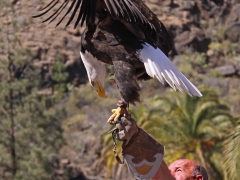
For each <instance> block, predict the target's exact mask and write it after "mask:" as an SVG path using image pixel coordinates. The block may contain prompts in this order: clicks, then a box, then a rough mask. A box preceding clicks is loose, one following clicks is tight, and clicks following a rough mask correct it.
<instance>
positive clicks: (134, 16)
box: [33, 0, 156, 31]
mask: <svg viewBox="0 0 240 180" xmlns="http://www.w3.org/2000/svg"><path fill="white" fill-rule="evenodd" d="M96 1H97V0H64V1H63V2H62V3H61V2H60V0H52V1H51V2H50V3H49V4H48V5H47V6H46V7H44V8H43V9H41V10H40V11H42V12H41V13H40V14H39V15H36V16H33V17H35V18H36V17H40V16H43V15H45V14H48V13H49V11H51V10H53V9H54V8H55V7H56V6H58V8H57V10H56V11H55V12H53V13H52V14H51V15H50V16H49V17H48V18H47V19H45V20H44V21H43V22H47V21H49V23H51V22H52V21H54V20H55V19H56V18H57V17H58V16H59V15H60V14H61V13H62V11H63V10H64V9H65V8H66V7H67V5H68V4H70V7H69V9H68V10H67V12H66V13H65V14H64V15H63V16H62V18H61V19H60V21H59V22H58V23H57V24H56V26H58V25H59V24H60V23H61V22H62V21H63V19H64V18H65V17H66V16H67V15H68V14H69V13H72V14H71V16H70V19H69V20H68V22H67V24H66V26H68V25H69V24H70V23H71V22H72V21H73V19H74V17H75V16H77V19H76V21H75V25H74V28H76V27H77V25H78V24H79V23H80V25H81V26H82V25H83V24H84V23H86V24H88V23H89V22H92V23H93V22H94V21H95V15H96V3H97V2H96ZM100 1H104V3H105V6H106V9H107V11H108V12H109V14H110V15H111V16H112V17H113V18H115V19H120V20H123V21H125V22H129V23H140V24H143V25H145V26H146V27H148V28H149V29H151V30H154V31H156V29H155V27H154V26H153V24H152V23H150V22H149V21H148V19H147V18H146V17H145V16H144V15H143V14H142V13H141V12H140V11H139V9H138V8H137V7H136V6H135V5H134V4H133V3H132V1H131V0H100ZM59 4H61V5H60V6H59Z"/></svg>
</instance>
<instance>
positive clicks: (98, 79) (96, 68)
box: [80, 50, 106, 98]
mask: <svg viewBox="0 0 240 180" xmlns="http://www.w3.org/2000/svg"><path fill="white" fill-rule="evenodd" d="M80 56H81V58H82V61H83V64H84V66H85V68H86V70H87V75H88V79H89V82H90V83H91V85H92V86H93V87H94V89H95V91H96V93H97V94H98V96H100V97H102V98H104V97H106V94H105V90H104V80H105V75H106V67H105V64H104V63H103V62H101V61H100V60H98V59H97V58H95V57H94V56H93V55H92V54H91V53H90V52H88V51H87V50H86V51H85V52H84V53H83V52H80Z"/></svg>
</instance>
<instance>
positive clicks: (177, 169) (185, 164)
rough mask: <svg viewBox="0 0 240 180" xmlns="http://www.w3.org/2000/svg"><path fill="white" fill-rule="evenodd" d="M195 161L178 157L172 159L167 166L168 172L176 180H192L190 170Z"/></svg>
mask: <svg viewBox="0 0 240 180" xmlns="http://www.w3.org/2000/svg"><path fill="white" fill-rule="evenodd" d="M195 165H197V163H195V162H193V161H190V160H187V159H179V160H177V161H174V162H173V163H172V164H170V166H169V170H170V173H171V174H172V176H173V177H174V178H175V179H176V180H194V179H195V178H194V177H192V170H193V168H194V166H195Z"/></svg>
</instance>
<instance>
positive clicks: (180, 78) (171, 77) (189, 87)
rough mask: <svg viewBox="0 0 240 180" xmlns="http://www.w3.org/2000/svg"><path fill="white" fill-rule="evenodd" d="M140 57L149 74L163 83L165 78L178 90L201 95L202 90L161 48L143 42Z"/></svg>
mask: <svg viewBox="0 0 240 180" xmlns="http://www.w3.org/2000/svg"><path fill="white" fill-rule="evenodd" d="M139 57H140V58H141V59H142V60H143V62H144V66H145V69H146V71H147V74H148V75H149V76H151V77H152V78H153V77H156V78H157V79H158V80H159V81H160V82H161V83H164V80H165V81H166V82H167V83H168V84H169V85H170V86H171V87H172V88H173V89H174V90H175V91H176V89H178V90H180V91H181V92H183V90H184V91H186V92H187V94H189V95H190V96H198V97H201V96H202V94H201V92H200V91H199V90H198V89H197V88H196V86H194V85H193V84H192V83H191V82H190V81H189V80H188V79H187V78H186V77H185V76H184V75H183V74H182V73H181V72H179V71H178V69H177V68H176V67H175V66H174V64H173V63H172V62H171V61H170V59H168V57H167V56H166V55H165V54H164V53H163V52H162V51H161V50H160V49H159V48H156V49H155V48H154V47H152V46H151V45H149V44H147V43H146V44H143V49H141V50H140V51H139Z"/></svg>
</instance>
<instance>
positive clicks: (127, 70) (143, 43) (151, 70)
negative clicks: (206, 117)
mask: <svg viewBox="0 0 240 180" xmlns="http://www.w3.org/2000/svg"><path fill="white" fill-rule="evenodd" d="M66 8H67V9H66ZM53 9H54V10H55V11H53ZM64 9H66V11H65V12H64V13H63V10H64ZM50 11H52V13H50V14H49V16H48V17H47V18H46V19H45V20H44V21H43V22H46V21H49V22H52V21H54V20H55V19H56V17H58V16H59V15H60V14H62V16H61V19H60V21H58V23H57V24H56V26H58V25H59V24H60V23H61V22H62V20H63V19H64V18H65V17H66V16H67V15H69V16H70V18H69V19H68V21H67V23H66V26H68V25H69V24H70V23H71V22H72V21H73V20H74V18H76V21H75V26H74V27H75V28H76V27H77V25H79V24H80V26H83V25H84V24H86V28H85V30H84V32H83V34H82V36H81V49H80V56H81V58H82V61H83V63H84V66H85V68H86V70H87V74H88V78H89V81H90V83H91V85H92V86H93V87H94V88H95V90H96V92H97V94H98V95H99V96H100V97H105V96H106V95H105V90H104V78H105V74H106V68H105V64H111V65H113V67H114V79H115V81H116V83H117V86H118V88H119V91H120V94H121V96H122V99H123V100H124V101H126V102H128V103H132V104H134V103H135V102H138V101H139V100H140V95H139V91H140V87H139V85H138V82H137V81H138V80H148V79H151V78H154V77H156V78H157V79H158V80H159V81H160V82H161V83H164V82H167V83H168V84H169V85H170V86H171V87H172V88H173V89H174V90H177V89H178V90H180V91H182V92H184V91H185V92H186V93H187V94H189V95H190V96H198V97H201V96H202V94H201V92H200V91H199V90H198V89H197V88H196V87H195V86H194V85H193V84H192V83H191V82H190V81H189V80H188V79H187V78H186V77H185V76H184V75H183V74H182V73H181V72H179V71H178V70H177V68H176V67H175V66H174V65H173V63H172V62H171V61H170V60H169V58H168V53H169V52H170V51H171V49H172V40H171V38H170V36H169V34H168V32H167V30H166V28H165V27H164V25H163V24H162V22H161V21H160V20H158V18H157V16H156V15H155V14H154V13H153V12H152V11H151V10H150V9H149V8H148V7H147V6H146V5H145V4H144V3H143V2H142V0H64V1H63V2H61V1H59V0H52V1H51V2H50V3H49V4H48V5H47V6H46V7H44V8H43V9H42V10H41V13H40V14H39V15H37V16H34V17H40V16H43V15H46V14H48V13H49V12H50Z"/></svg>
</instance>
